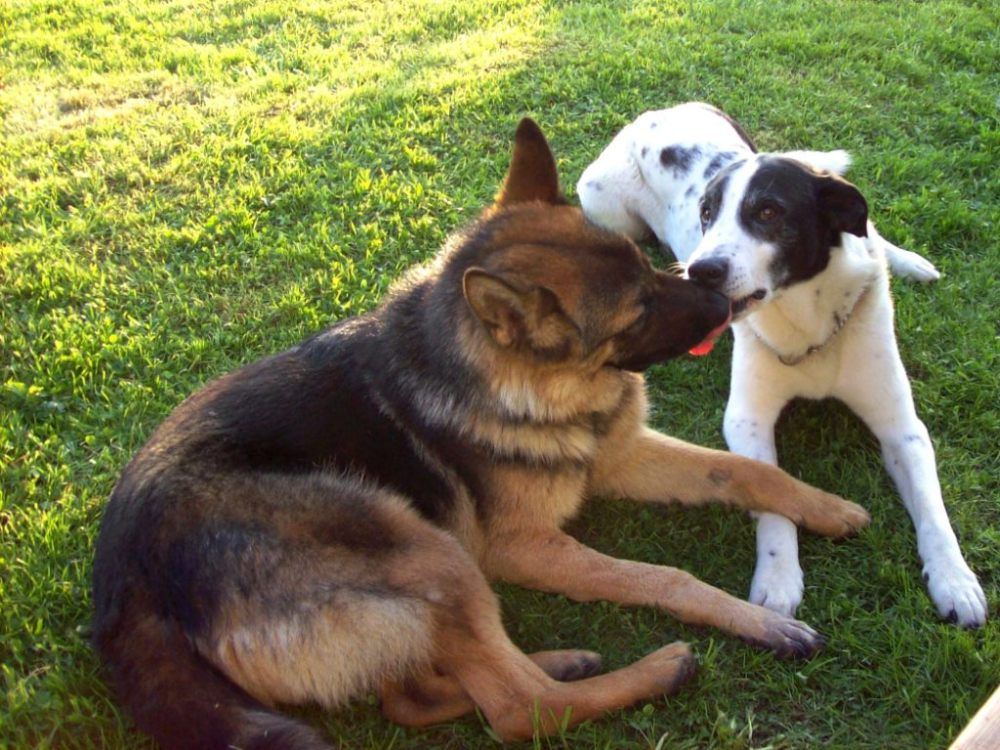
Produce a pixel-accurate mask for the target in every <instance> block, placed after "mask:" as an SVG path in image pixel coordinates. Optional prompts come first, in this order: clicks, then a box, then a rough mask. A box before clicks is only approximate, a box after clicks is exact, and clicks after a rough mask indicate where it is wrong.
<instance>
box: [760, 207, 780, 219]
mask: <svg viewBox="0 0 1000 750" xmlns="http://www.w3.org/2000/svg"><path fill="white" fill-rule="evenodd" d="M777 218H778V209H776V208H775V207H774V206H764V208H762V209H761V210H760V211H758V212H757V219H758V220H759V221H763V222H768V221H774V220H775V219H777Z"/></svg>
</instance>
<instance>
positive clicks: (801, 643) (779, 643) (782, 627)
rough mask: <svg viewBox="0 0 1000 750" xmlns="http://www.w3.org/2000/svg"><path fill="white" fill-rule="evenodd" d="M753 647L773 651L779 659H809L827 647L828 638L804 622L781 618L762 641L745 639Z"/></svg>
mask: <svg viewBox="0 0 1000 750" xmlns="http://www.w3.org/2000/svg"><path fill="white" fill-rule="evenodd" d="M743 640H745V641H747V642H748V643H750V644H751V645H753V646H758V647H760V648H764V649H767V650H769V651H771V652H772V653H773V654H774V655H775V656H777V657H778V658H779V659H808V658H810V657H811V656H814V655H815V654H816V653H818V652H819V651H820V650H821V649H822V648H823V647H824V646H825V645H826V638H825V637H824V636H822V635H821V634H820V633H818V632H816V631H815V630H813V629H812V628H811V627H809V626H808V625H806V624H805V623H804V622H801V621H799V620H793V619H791V618H788V617H781V618H780V621H779V622H778V623H777V624H775V625H773V626H771V627H770V628H769V629H768V633H767V635H766V636H765V637H764V638H763V639H761V640H758V639H755V638H744V639H743Z"/></svg>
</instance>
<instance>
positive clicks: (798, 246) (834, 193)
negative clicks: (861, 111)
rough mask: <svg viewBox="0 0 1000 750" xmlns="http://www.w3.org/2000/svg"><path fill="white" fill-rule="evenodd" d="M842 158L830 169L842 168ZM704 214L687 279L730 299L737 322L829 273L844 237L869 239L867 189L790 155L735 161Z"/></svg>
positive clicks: (712, 187) (713, 186)
mask: <svg viewBox="0 0 1000 750" xmlns="http://www.w3.org/2000/svg"><path fill="white" fill-rule="evenodd" d="M805 153H806V152H799V153H795V154H793V156H803V155H804V154H805ZM831 153H832V154H838V153H839V154H843V156H844V157H846V154H844V153H843V152H831ZM840 161H842V160H839V159H838V163H836V164H830V165H829V166H833V167H834V169H837V171H841V170H840V169H838V167H841V164H840V163H839V162H840ZM842 167H846V162H844V163H843V164H842ZM699 210H700V214H701V224H702V229H703V231H704V236H703V237H702V239H701V242H700V243H699V244H698V247H697V249H696V250H695V251H694V253H693V254H692V256H691V258H690V259H689V261H688V265H687V275H688V276H689V277H690V278H691V279H693V280H695V281H696V282H698V283H701V284H704V285H705V286H708V287H710V288H712V289H715V290H717V291H720V292H722V293H723V294H725V295H726V296H727V297H729V299H730V300H731V302H732V305H733V317H734V319H738V318H739V317H742V316H745V315H746V314H747V313H749V312H750V310H751V309H753V307H754V306H756V305H758V304H759V303H761V302H763V301H765V300H769V299H771V298H773V297H774V296H775V294H778V293H780V291H781V290H782V289H784V288H786V287H789V286H791V285H792V284H795V283H797V282H801V281H805V280H807V279H811V278H813V277H814V276H816V275H817V274H818V273H820V272H822V271H823V270H824V269H825V268H826V266H827V264H828V263H829V261H830V252H831V250H832V249H833V248H835V247H838V246H839V245H840V244H841V234H842V233H843V232H849V233H850V234H854V235H857V236H859V237H865V236H867V229H866V225H867V221H868V204H867V203H866V202H865V199H864V196H862V195H861V193H860V191H858V189H857V188H856V187H854V185H852V184H851V183H849V182H847V181H846V180H844V179H843V178H842V177H839V176H838V175H836V174H833V173H831V172H829V171H821V170H818V169H815V168H814V167H813V166H810V165H809V164H807V163H806V162H805V161H801V160H799V159H798V158H790V156H789V155H787V154H780V155H777V154H755V155H754V156H752V157H750V158H747V159H743V160H740V161H736V162H733V163H732V164H730V165H729V166H728V167H726V168H725V169H723V170H722V171H720V172H719V173H718V174H717V175H716V176H715V177H714V178H713V179H712V181H711V182H709V184H708V185H707V186H706V188H705V192H704V195H703V196H702V199H701V204H700V209H699Z"/></svg>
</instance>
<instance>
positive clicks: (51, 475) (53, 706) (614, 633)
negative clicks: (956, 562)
mask: <svg viewBox="0 0 1000 750" xmlns="http://www.w3.org/2000/svg"><path fill="white" fill-rule="evenodd" d="M293 6H294V7H293ZM998 50H1000V5H997V3H996V2H995V0H927V1H926V2H909V3H907V2H879V1H875V0H853V1H852V2H843V1H842V0H818V1H816V2H806V1H805V0H797V1H793V2H779V1H778V0H766V1H758V0H725V1H718V2H708V1H704V2H702V1H701V0H685V1H683V2H682V1H681V0H632V1H629V2H615V1H614V0H599V1H595V2H569V1H562V0H550V1H549V2H528V1H527V0H521V1H518V0H469V1H468V2H455V1H451V0H419V1H417V0H406V1H405V2H403V1H400V0H396V1H395V2H374V3H371V2H368V3H361V2H346V1H344V0H323V1H322V2H320V1H319V0H300V1H299V2H297V3H287V2H278V1H277V0H260V1H255V0H233V1H231V2H208V1H206V0H202V1H196V0H173V1H171V2H151V1H150V0H132V1H130V2H125V0H101V1H100V2H98V0H61V1H60V2H54V1H53V0H44V1H42V0H39V1H36V2H32V1H30V0H11V2H8V3H5V4H3V6H2V7H0V55H2V57H0V59H2V68H0V76H2V78H0V81H2V82H0V132H2V138H0V467H2V474H0V669H2V680H0V684H2V691H3V700H2V701H0V747H4V748H7V747H9V748H33V747H42V748H48V747H52V748H125V747H129V748H147V747H151V743H150V742H149V741H148V740H146V739H145V738H144V737H142V736H141V735H139V734H138V733H137V732H136V731H135V730H134V729H133V728H132V727H131V725H130V723H129V721H128V719H127V718H125V717H124V716H123V715H122V714H120V713H119V712H118V711H117V710H116V709H115V706H114V703H113V701H112V699H111V697H110V695H109V693H108V691H107V689H106V688H105V687H104V684H103V682H102V681H101V678H100V671H99V668H98V665H97V662H96V660H95V658H94V655H93V653H92V652H91V650H90V648H89V645H88V629H89V617H90V595H89V586H90V582H89V581H90V569H91V560H92V555H93V545H94V539H95V536H96V531H97V527H98V523H99V520H100V517H101V513H102V509H103V507H104V503H105V501H106V498H107V497H108V494H109V492H110V490H111V487H112V485H113V483H114V481H115V479H116V477H117V475H118V473H119V472H120V471H121V469H122V468H123V466H124V465H125V463H126V462H127V461H128V459H129V457H130V456H131V454H132V453H133V452H134V451H135V450H136V449H138V448H139V446H140V445H141V444H142V443H143V442H144V440H145V439H146V437H147V436H148V435H149V434H150V432H151V431H152V429H153V428H154V427H155V426H156V424H157V423H158V422H159V421H160V420H161V419H163V417H164V416H165V415H166V414H167V413H168V412H169V411H170V410H171V409H172V408H173V407H174V406H175V405H176V404H178V403H179V402H180V401H181V399H182V398H183V397H184V396H185V395H187V394H188V393H190V392H191V391H192V390H194V389H195V388H197V387H198V386H199V384H201V383H203V382H205V381H206V380H207V379H209V378H211V377H213V376H215V375H218V374H221V373H223V372H226V371H227V370H230V369H233V368H235V367H236V366H238V365H240V364H241V363H244V362H248V361H250V360H252V359H256V358H258V357H261V356H263V355H265V354H267V353H270V352H274V351H277V350H279V349H282V348H284V347H286V346H288V345H291V344H292V343H294V342H295V341H297V340H298V339H300V338H302V337H304V336H305V335H307V334H309V333H311V332H313V331H316V330H318V329H319V328H321V327H323V326H325V325H327V324H328V323H329V322H331V321H334V320H337V319H339V318H342V317H345V316H349V315H353V314H356V313H359V312H362V311H364V310H366V309H369V308H370V307H371V306H372V305H374V304H375V303H376V302H377V300H378V299H379V298H380V296H381V295H382V293H383V292H384V290H385V289H386V287H387V286H388V285H389V284H390V283H391V282H392V281H393V280H394V279H395V278H396V277H398V276H399V274H400V273H401V272H402V270H403V269H404V268H406V267H407V266H409V265H411V264H413V263H416V262H420V261H422V260H424V259H427V258H428V257H430V256H431V255H432V254H433V253H434V252H435V250H436V249H437V247H438V246H439V245H440V243H441V242H442V240H443V239H444V237H445V236H446V234H447V233H448V232H449V231H450V230H451V229H452V228H454V227H456V226H457V225H459V224H461V223H462V222H463V221H465V220H467V219H469V218H470V217H472V216H473V215H474V214H475V213H476V211H477V210H478V208H479V207H481V206H482V205H483V204H484V203H486V202H487V201H488V200H489V199H490V198H491V196H492V195H493V193H494V191H495V190H496V187H497V185H498V183H499V180H500V179H501V177H502V175H503V171H504V169H505V167H506V160H507V158H508V155H509V146H510V141H511V136H512V133H513V130H514V127H515V125H516V123H517V121H518V120H519V119H520V117H522V116H523V115H525V114H530V115H532V116H534V117H535V118H536V119H537V120H538V121H539V122H540V124H541V125H542V127H543V129H544V130H545V131H546V133H547V134H548V136H549V138H550V140H551V142H552V145H553V148H554V150H555V152H556V155H557V157H558V161H559V166H560V170H561V172H562V176H563V181H564V185H565V188H566V190H567V193H568V194H569V196H570V197H571V198H572V197H573V196H572V193H573V189H572V186H573V184H574V183H575V181H576V179H577V177H578V176H579V174H580V173H581V171H582V170H583V168H584V167H585V166H586V165H587V164H588V163H589V162H590V160H592V159H593V158H594V157H595V156H596V155H597V154H598V153H599V152H600V150H601V149H602V148H603V147H604V145H605V144H606V143H607V141H608V140H609V139H610V138H611V136H612V135H613V134H614V133H615V132H616V131H617V130H618V129H619V128H620V127H621V126H622V125H624V124H625V123H627V122H628V121H630V120H631V119H632V118H634V117H635V116H636V115H637V114H639V113H640V112H642V111H644V110H647V109H653V108H661V107H664V106H667V105H669V104H673V103H677V102H680V101H684V100H689V99H700V100H706V101H710V102H712V103H714V104H716V105H718V106H721V107H723V108H724V109H726V110H727V111H728V112H730V113H731V114H733V115H734V116H736V117H737V118H738V119H739V120H741V122H742V123H743V124H744V126H745V127H746V128H747V129H748V131H749V132H750V133H752V134H753V135H754V136H755V137H756V138H757V140H758V143H759V144H760V145H761V146H762V147H763V148H766V149H782V148H794V147H811V148H838V147H839V148H847V149H848V150H850V151H851V152H852V153H853V155H854V157H855V166H854V167H853V168H852V173H851V175H852V178H853V180H854V181H855V182H856V183H857V184H858V185H859V187H861V189H862V191H863V192H864V193H865V194H866V195H867V197H868V199H869V201H870V203H871V204H872V205H873V206H874V211H873V217H874V218H875V220H876V222H877V223H878V226H879V228H880V230H881V231H882V233H883V234H884V235H885V236H887V237H888V238H890V239H892V240H893V241H895V242H897V243H898V244H901V245H904V246H907V247H909V248H911V249H914V250H918V251H920V252H922V253H924V254H926V255H927V256H929V257H930V258H932V259H933V261H934V262H935V263H936V264H937V266H938V268H939V269H941V270H942V271H943V274H944V275H943V278H942V279H941V280H940V281H939V282H938V283H937V284H935V285H933V286H930V287H917V286H913V285H910V284H907V283H905V282H899V281H897V282H894V284H893V290H894V294H895V297H896V302H897V326H898V329H899V336H900V341H901V350H902V354H903V359H904V361H905V363H906V365H907V367H908V369H909V371H910V375H911V378H912V380H913V384H914V391H915V397H916V399H917V405H918V410H919V412H920V414H921V416H922V417H923V418H924V420H925V421H926V423H927V425H928V428H929V429H930V432H931V435H932V436H933V437H934V440H935V446H936V449H937V453H938V459H939V466H940V474H941V482H942V485H943V488H944V491H945V496H946V500H947V502H948V505H949V513H950V515H951V518H952V520H953V523H954V526H955V528H956V531H957V533H958V536H959V539H960V541H961V544H962V547H963V549H964V551H965V553H966V556H967V559H968V561H969V563H970V565H971V566H972V567H973V569H974V570H975V571H976V572H977V573H978V574H979V576H980V580H981V582H982V584H983V587H984V589H985V590H986V593H987V596H988V597H989V599H990V601H991V604H992V608H993V615H994V616H993V619H992V620H990V622H989V623H988V624H987V625H986V626H985V627H984V628H983V629H981V630H979V631H974V632H966V631H962V630H960V629H957V628H955V627H953V626H950V625H947V624H944V623H942V622H940V621H939V620H938V619H937V617H936V615H935V612H934V610H933V607H932V606H931V604H930V601H929V600H928V598H927V596H926V594H925V591H924V588H923V585H922V583H921V581H920V563H919V560H918V558H917V555H916V551H915V542H914V535H913V530H912V528H911V525H910V522H909V519H908V517H907V515H906V513H905V511H904V510H903V508H902V506H901V504H900V503H899V502H898V499H897V497H896V495H895V491H894V489H893V488H892V486H891V483H890V481H889V479H888V478H887V476H886V475H885V473H884V472H883V470H882V467H881V463H880V457H879V454H878V448H877V446H876V444H875V441H874V440H873V439H872V438H871V436H870V435H869V434H868V433H867V432H866V431H865V430H864V428H863V427H862V426H861V425H860V424H859V422H858V421H857V420H856V419H854V418H853V417H852V416H851V415H850V414H849V413H848V412H847V411H846V410H845V409H844V408H843V407H841V406H839V405H837V404H835V403H820V404H811V403H810V404H807V403H800V404H795V405H793V406H792V407H791V408H790V409H789V410H788V412H787V414H786V415H785V416H784V417H783V419H782V423H781V425H780V439H779V450H780V454H781V460H782V463H783V465H784V466H785V467H786V468H787V469H788V470H789V471H790V472H792V473H793V474H795V475H796V476H799V477H801V478H803V479H805V480H807V481H809V482H812V483H814V484H816V485H819V486H822V487H824V488H826V489H830V490H833V491H836V492H838V493H840V494H842V495H844V496H846V497H849V498H852V499H855V500H858V501H860V502H862V503H864V504H865V505H866V506H867V507H869V508H870V510H871V511H872V513H873V516H874V521H873V523H872V526H871V528H869V529H867V530H865V531H864V532H863V533H862V534H861V535H860V536H859V537H858V538H856V539H854V540H851V541H848V542H843V543H836V544H834V543H830V542H828V541H826V540H822V539H819V538H817V537H813V536H809V535H804V536H803V540H802V561H803V567H804V569H805V571H806V584H807V590H806V598H805V603H804V605H803V607H802V608H801V610H800V612H799V614H800V616H801V617H802V618H803V619H805V620H806V621H807V622H809V623H811V624H812V625H814V626H815V627H817V628H818V629H820V630H822V631H823V632H824V633H826V634H827V635H828V637H829V644H828V646H827V648H826V650H825V651H823V652H822V653H821V654H820V655H819V656H818V657H816V658H814V659H813V660H811V661H809V662H781V661H777V660H775V659H774V658H772V657H771V656H770V655H768V654H765V653H761V652H758V651H755V650H753V649H751V648H750V647H748V646H746V645H744V644H742V643H740V642H738V641H737V640H735V639H733V638H729V637H726V636H723V635H721V634H719V633H716V632H712V631H708V630H703V629H696V628H689V627H686V626H682V625H680V624H679V623H677V622H676V621H674V620H672V619H671V618H670V617H668V616H666V615H663V614H660V613H657V612H653V611H647V610H630V609H622V608H618V607H616V606H612V605H608V604H603V603H596V604H577V603H572V602H569V601H566V600H564V599H561V598H560V597H555V596H550V595H544V594H538V593H533V592H525V591H521V590H518V589H515V588H513V587H499V588H498V590H499V593H500V595H501V598H502V601H503V609H504V617H505V621H506V623H507V625H508V627H509V629H510V631H511V633H512V636H513V638H514V640H515V641H516V642H517V643H518V644H519V645H521V646H522V647H524V648H525V649H526V650H538V649H544V648H557V647H565V646H578V647H585V648H591V649H594V650H597V651H600V652H601V653H603V654H604V656H605V662H606V664H607V665H608V666H620V665H622V664H624V663H626V662H628V661H631V660H634V659H636V658H638V657H639V656H640V655H642V654H644V653H646V652H648V651H650V650H652V649H653V648H654V647H657V646H659V645H662V644H665V643H668V642H670V641H673V640H677V639H684V640H687V641H690V642H692V643H693V645H694V648H695V650H696V652H697V654H698V657H699V677H698V679H697V680H696V682H694V683H693V684H692V685H691V686H689V687H687V688H686V689H685V690H683V691H682V692H681V693H680V694H678V695H677V696H676V697H673V698H670V699H667V700H661V701H656V702H653V703H650V704H648V705H644V706H638V707H636V708H634V709H632V710H628V711H622V712H619V713H616V714H611V715H608V716H607V717H605V718H604V719H603V720H600V721H596V722H593V723H589V724H585V725H583V726H581V727H579V728H577V729H575V730H572V731H569V732H567V733H566V734H565V735H564V736H562V737H556V738H554V739H550V740H541V741H539V742H537V743H536V746H539V747H573V748H624V747H628V748H661V749H663V750H673V749H677V750H680V749H687V750H690V749H695V748H697V749H698V750H705V749H707V748H708V749H713V750H715V749H727V750H729V749H739V748H765V747H769V748H796V749H800V748H801V749H803V750H809V749H812V748H845V749H846V748H850V749H851V750H857V749H862V748H872V749H876V748H894V749H897V748H898V749H900V750H907V749H910V748H914V749H916V748H921V749H923V748H944V747H946V746H947V744H948V743H949V741H950V740H951V739H952V738H953V737H954V736H955V735H956V734H957V733H958V731H959V730H960V728H961V727H962V726H963V725H964V723H965V722H966V721H967V720H968V718H969V717H970V716H971V715H972V713H973V712H974V711H975V709H976V708H977V707H978V705H979V704H980V703H981V702H982V701H983V700H985V698H986V697H987V696H988V695H989V693H990V692H991V691H992V689H993V688H994V687H995V686H996V685H997V684H998V683H1000V624H998V622H1000V617H997V616H996V603H997V602H998V601H1000V479H998V477H1000V449H998V447H997V445H998V437H1000V408H998V392H1000V375H998V373H1000V346H998V336H1000V329H998V322H997V321H998V314H997V310H998V308H1000V287H998V284H997V277H998V274H1000V240H998V232H1000V179H998V177H997V168H998V165H1000V99H998V91H1000V53H998ZM649 249H650V252H651V253H653V254H654V258H655V259H656V261H657V262H658V263H660V264H662V265H665V264H667V263H669V262H670V259H669V258H668V257H665V256H664V255H663V254H662V253H659V251H658V250H657V249H656V248H653V247H650V248H649ZM729 351H730V347H729V342H728V340H727V341H726V342H724V343H723V344H722V345H720V346H719V347H717V349H716V351H715V352H714V353H713V355H712V356H711V357H708V358H701V359H697V360H696V359H693V358H687V359H684V360H680V361H675V362H672V363H669V364H666V365H663V366H658V367H655V368H653V370H652V371H651V372H650V375H649V378H648V380H649V388H650V397H651V403H652V408H653V419H654V421H655V423H656V425H657V426H658V427H660V428H662V429H664V430H665V431H668V432H671V433H672V434H675V435H678V436H680V437H683V438H686V439H690V440H693V441H696V442H699V443H703V444H707V445H712V446H716V447H722V446H723V441H722V437H721V433H720V426H721V421H722V411H723V407H724V403H725V398H726V393H727V381H728V355H729ZM573 532H574V533H575V534H576V535H577V536H579V537H580V538H581V539H583V540H585V541H586V542H587V543H588V544H591V545H592V546H594V547H597V548H599V549H601V550H603V551H606V552H610V553H613V554H616V555H619V556H627V557H631V558H636V559H642V560H647V561H651V562H662V563H666V564H671V565H678V566H682V567H684V568H686V569H688V570H690V571H692V572H694V573H696V574H697V575H699V576H700V577H702V578H703V579H705V580H707V581H709V582H712V583H714V584H716V585H719V586H721V587H723V588H725V589H727V590H729V591H731V592H734V593H737V594H739V595H741V596H745V595H746V592H747V591H748V588H749V583H750V574H751V572H752V566H753V558H754V541H753V527H752V524H751V522H750V521H749V519H748V518H746V517H745V516H743V515H741V514H739V513H737V512H734V511H730V510H726V509H721V508H709V509H704V510H698V511H680V510H677V509H665V508H648V507H638V506H633V505H629V504H623V503H610V502H602V501H595V502H594V503H592V504H591V505H589V506H588V509H587V510H586V512H585V513H584V515H583V516H582V517H581V518H580V519H578V520H577V521H576V522H575V523H574V526H573ZM303 715H304V716H305V717H306V718H307V719H308V720H309V721H311V722H314V723H315V724H317V725H320V726H322V727H323V728H324V729H325V730H326V731H327V732H328V734H329V735H330V737H331V738H333V739H334V740H337V741H339V742H340V743H341V744H342V746H343V747H348V748H361V747H374V748H390V747H391V748H424V747H446V748H473V747H490V746H493V745H495V744H496V743H495V742H494V741H493V740H492V739H490V737H489V736H488V734H487V733H486V732H485V731H484V729H483V725H482V723H481V721H480V720H479V719H478V718H476V717H469V718H467V719H465V720H463V721H459V722H455V723H453V724H449V725H444V726H441V727H436V728H433V729H430V730H426V731H410V730H403V729H400V728H397V727H394V726H392V725H390V724H388V723H386V722H384V721H383V720H382V719H381V717H380V716H379V713H378V709H377V706H376V705H375V703H374V700H369V701H362V702H360V703H359V704H357V705H355V706H353V707H351V708H350V709H348V710H345V711H343V712H341V713H339V714H337V715H325V714H323V713H321V712H319V711H317V710H314V709H304V710H303Z"/></svg>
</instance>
